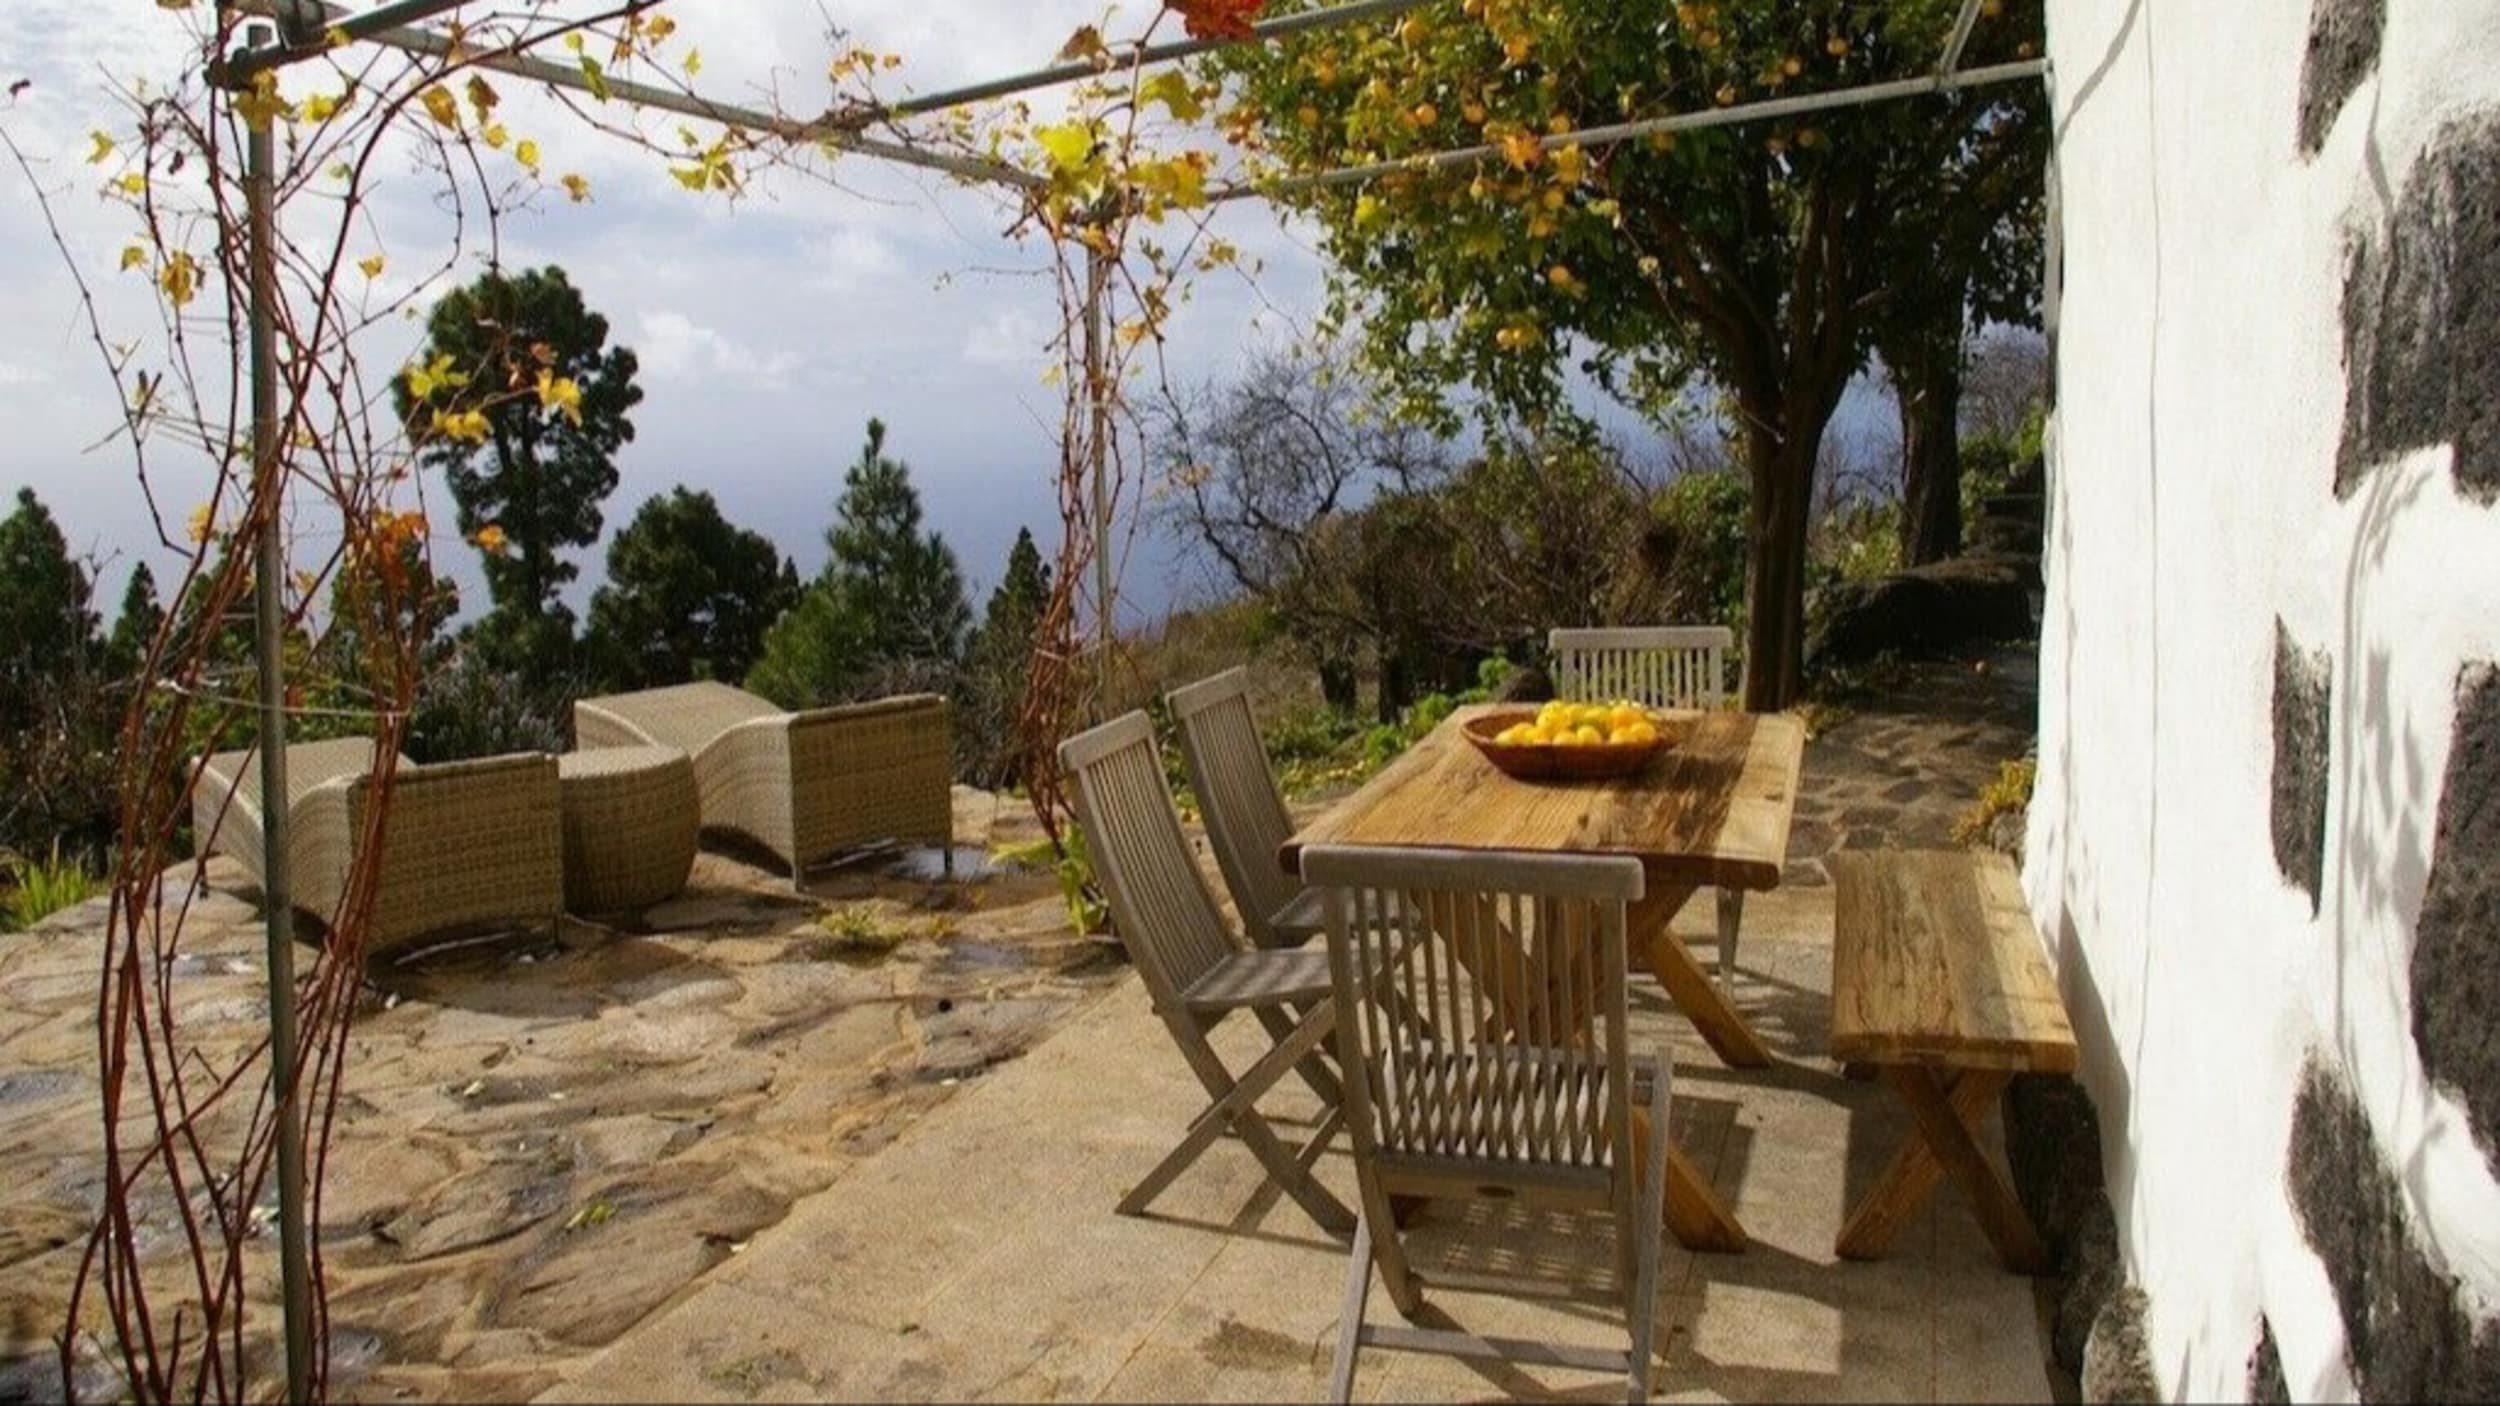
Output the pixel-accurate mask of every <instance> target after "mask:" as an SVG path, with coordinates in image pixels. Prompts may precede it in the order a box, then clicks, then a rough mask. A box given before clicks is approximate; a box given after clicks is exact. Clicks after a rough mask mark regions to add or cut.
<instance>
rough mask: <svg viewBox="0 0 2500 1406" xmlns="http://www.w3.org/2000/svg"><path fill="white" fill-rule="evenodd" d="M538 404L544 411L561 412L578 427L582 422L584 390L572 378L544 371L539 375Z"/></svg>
mask: <svg viewBox="0 0 2500 1406" xmlns="http://www.w3.org/2000/svg"><path fill="white" fill-rule="evenodd" d="M538 404H539V406H540V407H541V408H542V409H547V410H555V411H559V412H561V413H562V414H563V416H564V418H566V419H568V420H570V421H572V422H573V423H574V424H576V425H578V424H580V423H581V422H582V388H581V387H580V386H579V385H577V384H575V383H574V380H573V378H572V377H570V376H559V375H557V374H555V373H554V372H552V371H547V370H543V369H542V370H541V371H540V372H539V373H538Z"/></svg>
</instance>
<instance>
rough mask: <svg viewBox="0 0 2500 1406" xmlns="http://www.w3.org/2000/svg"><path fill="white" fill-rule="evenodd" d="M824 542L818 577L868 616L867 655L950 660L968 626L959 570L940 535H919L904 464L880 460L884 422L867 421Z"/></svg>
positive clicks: (915, 499) (916, 497)
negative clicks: (826, 550)
mask: <svg viewBox="0 0 2500 1406" xmlns="http://www.w3.org/2000/svg"><path fill="white" fill-rule="evenodd" d="M825 544H826V545H827V546H828V547H830V548H832V550H833V557H832V560H831V561H830V562H829V563H828V564H827V566H826V571H825V579H826V580H827V581H828V582H831V583H832V584H833V585H834V588H835V589H836V590H838V591H840V592H841V593H842V594H843V595H845V596H847V597H848V598H849V599H850V602H851V604H852V606H853V607H854V608H855V609H856V610H857V611H858V612H859V614H860V615H861V616H862V617H863V618H864V619H865V620H866V621H867V623H868V647H869V653H870V654H871V656H872V657H874V658H876V659H879V660H887V661H904V660H935V661H945V662H948V663H952V662H953V661H954V660H956V659H957V658H958V657H959V656H960V655H961V654H962V652H963V644H964V635H965V632H966V631H967V630H968V629H969V628H970V627H971V624H972V608H971V606H970V605H969V604H968V603H966V601H965V600H964V579H963V571H962V569H961V568H959V567H958V566H957V565H956V564H955V553H954V552H953V550H952V549H950V548H949V547H948V546H947V545H946V539H945V538H944V537H942V536H940V535H938V534H937V533H934V532H930V533H925V534H924V533H923V532H921V530H920V493H919V491H918V490H917V489H914V488H913V487H912V485H911V466H910V465H908V464H905V463H904V462H902V461H901V460H899V459H889V458H887V457H885V422H884V421H883V420H870V421H869V422H868V443H867V445H866V446H865V447H864V448H862V449H861V450H860V455H859V462H858V463H856V464H853V465H852V466H851V468H850V472H849V473H847V474H845V475H844V476H843V481H842V503H841V506H840V507H839V508H838V509H837V510H836V514H835V521H834V524H833V528H832V530H831V531H829V532H827V533H826V534H825Z"/></svg>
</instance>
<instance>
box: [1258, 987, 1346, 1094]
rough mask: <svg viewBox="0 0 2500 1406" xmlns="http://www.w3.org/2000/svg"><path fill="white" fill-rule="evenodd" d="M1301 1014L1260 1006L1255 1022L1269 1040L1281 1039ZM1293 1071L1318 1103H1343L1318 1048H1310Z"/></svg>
mask: <svg viewBox="0 0 2500 1406" xmlns="http://www.w3.org/2000/svg"><path fill="white" fill-rule="evenodd" d="M1303 1014H1304V1012H1301V1011H1288V1010H1286V1009H1284V1008H1283V1007H1281V1006H1261V1007H1260V1008H1259V1012H1258V1015H1259V1024H1260V1025H1262V1026H1264V1027H1265V1028H1266V1030H1267V1034H1268V1038H1269V1039H1271V1040H1283V1039H1284V1038H1285V1037H1286V1036H1288V1035H1290V1034H1292V1033H1293V1027H1294V1022H1295V1021H1296V1020H1297V1019H1299V1018H1300V1017H1301V1016H1302V1015H1303ZM1294 1072H1295V1073H1296V1074H1299V1075H1301V1076H1302V1082H1303V1083H1304V1084H1305V1085H1308V1086H1309V1088H1310V1090H1311V1092H1312V1093H1313V1094H1316V1095H1318V1097H1319V1101H1320V1102H1321V1103H1323V1104H1326V1105H1329V1106H1330V1107H1334V1106H1336V1105H1338V1104H1340V1103H1343V1102H1345V1087H1344V1086H1343V1085H1341V1084H1339V1083H1338V1082H1337V1073H1336V1071H1335V1070H1333V1069H1330V1068H1329V1067H1328V1061H1327V1060H1326V1059H1325V1058H1324V1057H1322V1055H1321V1054H1320V1052H1319V1051H1317V1050H1314V1051H1312V1052H1311V1054H1310V1055H1309V1056H1308V1057H1307V1058H1305V1059H1304V1060H1303V1061H1302V1062H1301V1063H1300V1064H1297V1065H1295V1066H1294Z"/></svg>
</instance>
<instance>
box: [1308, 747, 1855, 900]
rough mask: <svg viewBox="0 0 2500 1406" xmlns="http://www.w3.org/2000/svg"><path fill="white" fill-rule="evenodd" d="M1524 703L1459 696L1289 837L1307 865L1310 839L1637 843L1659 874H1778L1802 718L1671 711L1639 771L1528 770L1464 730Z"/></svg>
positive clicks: (1727, 878)
mask: <svg viewBox="0 0 2500 1406" xmlns="http://www.w3.org/2000/svg"><path fill="white" fill-rule="evenodd" d="M1517 710H1518V705H1515V704H1512V705H1501V704H1480V705H1477V706H1474V707H1468V708H1461V709H1459V710H1458V711H1457V712H1456V713H1454V714H1453V715H1451V717H1450V718H1449V720H1448V721H1446V722H1444V723H1442V724H1441V725H1440V726H1439V727H1437V728H1434V729H1433V730H1432V732H1431V733H1430V734H1428V735H1427V736H1426V737H1425V738H1424V739H1423V740H1422V741H1420V742H1418V743H1416V744H1415V745H1414V746H1413V747H1412V748H1409V749H1408V750H1407V752H1406V754H1405V755H1404V756H1401V757H1399V758H1398V759H1397V760H1396V761H1394V762H1392V763H1390V764H1389V767H1388V768H1387V769H1386V770H1384V771H1382V772H1381V773H1380V774H1379V775H1378V776H1375V777H1373V778H1372V779H1371V780H1370V781H1369V782H1367V783H1365V784H1364V786H1363V787H1362V789H1360V790H1358V791H1356V792H1355V793H1354V794H1353V795H1351V796H1348V797H1346V798H1345V799H1344V800H1342V801H1340V802H1338V803H1337V804H1336V805H1335V806H1334V807H1332V808H1331V809H1330V810H1329V811H1328V813H1327V814H1325V815H1323V816H1321V817H1320V818H1319V819H1317V820H1315V821H1313V822H1312V823H1311V824H1310V825H1308V826H1306V827H1304V828H1303V830H1302V831H1301V832H1300V833H1299V834H1296V835H1294V836H1293V837H1292V838H1291V839H1288V840H1287V841H1285V844H1284V848H1283V851H1282V854H1281V856H1280V857H1281V858H1282V860H1283V862H1284V865H1285V867H1286V868H1287V869H1288V870H1293V871H1296V872H1299V869H1300V864H1301V853H1302V850H1303V848H1304V847H1305V846H1308V845H1365V844H1368V845H1421V846H1432V847H1440V848H1448V849H1488V850H1522V851H1529V852H1543V853H1566V854H1628V855H1633V856H1635V857H1637V858H1639V859H1640V860H1642V861H1643V862H1644V864H1646V865H1647V866H1648V868H1649V871H1650V873H1651V874H1652V875H1653V876H1655V877H1662V878H1670V879H1675V880H1679V881H1682V882H1686V883H1692V884H1707V885H1711V886H1714V887H1721V888H1741V889H1768V888H1776V887H1778V885H1779V881H1780V870H1781V868H1782V866H1783V865H1784V864H1785V863H1786V862H1787V858H1788V823H1789V819H1790V817H1791V816H1792V814H1793V813H1794V812H1795V810H1796V804H1797V775H1798V771H1799V769H1800V768H1801V767H1802V766H1803V765H1804V761H1805V726H1804V724H1803V723H1801V722H1799V721H1798V720H1797V719H1796V718H1794V717H1791V716H1789V715H1787V714H1780V713H1723V712H1714V713H1702V712H1669V713H1666V714H1664V715H1663V716H1664V717H1665V718H1666V720H1667V727H1666V731H1667V732H1668V734H1669V736H1670V737H1671V738H1672V739H1673V740H1672V743H1671V745H1669V746H1668V747H1666V748H1665V749H1664V750H1663V751H1661V752H1660V753H1659V755H1658V756H1657V758H1656V759H1654V760H1653V761H1651V762H1650V764H1649V765H1648V766H1647V767H1645V768H1643V769H1642V770H1641V771H1640V772H1639V773H1637V774H1635V775H1632V776H1625V777H1616V778H1613V779H1610V780H1604V781H1519V780H1515V779H1513V778H1511V777H1509V776H1506V775H1504V774H1503V773H1501V772H1500V771H1497V770H1495V769H1494V766H1493V764H1492V763H1491V762H1488V761H1486V760H1485V759H1484V758H1483V757H1482V756H1481V755H1480V754H1478V753H1477V751H1476V749H1475V748H1474V746H1473V745H1471V744H1470V743H1469V742H1468V741H1467V739H1466V738H1465V737H1463V736H1461V735H1460V732H1459V729H1460V728H1461V727H1462V726H1464V725H1465V723H1466V722H1467V720H1468V719H1470V718H1475V717H1481V716H1483V715H1484V714H1486V713H1498V712H1510V711H1517Z"/></svg>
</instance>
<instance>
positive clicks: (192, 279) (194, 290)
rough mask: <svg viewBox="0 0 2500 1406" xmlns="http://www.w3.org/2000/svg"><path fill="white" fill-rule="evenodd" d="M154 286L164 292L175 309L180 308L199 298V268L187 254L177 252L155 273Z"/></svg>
mask: <svg viewBox="0 0 2500 1406" xmlns="http://www.w3.org/2000/svg"><path fill="white" fill-rule="evenodd" d="M156 285H157V286H158V287H160V288H162V289H164V290H165V296H166V297H168V298H170V299H172V300H173V304H174V306H175V307H181V306H182V305H184V304H185V303H188V302H190V301H191V300H192V299H193V298H195V297H197V296H199V291H200V266H199V265H198V264H195V263H193V262H192V261H191V256H190V255H189V254H185V253H180V252H177V253H176V254H175V255H174V256H173V257H172V258H170V259H167V260H166V261H165V267H164V268H163V269H162V270H161V271H159V272H158V273H157V275H156Z"/></svg>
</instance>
